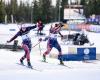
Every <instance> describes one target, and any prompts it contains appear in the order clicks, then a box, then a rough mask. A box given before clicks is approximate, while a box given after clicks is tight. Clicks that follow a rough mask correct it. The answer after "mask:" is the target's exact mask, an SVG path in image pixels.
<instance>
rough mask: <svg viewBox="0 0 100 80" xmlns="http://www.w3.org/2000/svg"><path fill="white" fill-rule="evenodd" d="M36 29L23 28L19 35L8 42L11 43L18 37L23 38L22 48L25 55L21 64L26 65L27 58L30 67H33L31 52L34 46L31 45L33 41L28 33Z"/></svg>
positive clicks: (30, 27)
mask: <svg viewBox="0 0 100 80" xmlns="http://www.w3.org/2000/svg"><path fill="white" fill-rule="evenodd" d="M34 28H36V26H28V27H26V26H24V27H21V29H20V30H19V31H18V32H17V34H16V35H15V36H14V37H12V38H11V39H10V40H8V41H7V43H10V42H11V41H13V40H14V39H16V38H17V37H18V36H21V37H22V48H23V49H24V51H25V54H24V56H23V57H21V59H20V63H21V64H23V65H24V63H23V60H24V59H25V58H26V59H27V65H28V67H32V65H31V62H30V51H31V46H32V45H31V39H30V37H29V35H28V33H29V32H30V30H32V29H34Z"/></svg>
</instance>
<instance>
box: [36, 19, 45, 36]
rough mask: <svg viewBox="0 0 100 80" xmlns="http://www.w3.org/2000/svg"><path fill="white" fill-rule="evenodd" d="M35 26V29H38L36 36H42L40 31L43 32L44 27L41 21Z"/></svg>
mask: <svg viewBox="0 0 100 80" xmlns="http://www.w3.org/2000/svg"><path fill="white" fill-rule="evenodd" d="M36 26H37V28H38V30H37V34H40V35H42V32H41V31H42V30H43V27H44V25H43V23H42V21H41V20H38V22H37V24H36Z"/></svg>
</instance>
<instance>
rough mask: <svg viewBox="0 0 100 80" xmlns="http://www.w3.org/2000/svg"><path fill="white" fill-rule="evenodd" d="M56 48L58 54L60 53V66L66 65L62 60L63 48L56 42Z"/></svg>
mask: <svg viewBox="0 0 100 80" xmlns="http://www.w3.org/2000/svg"><path fill="white" fill-rule="evenodd" d="M54 47H55V48H56V49H57V50H58V52H59V55H58V57H59V58H60V64H61V65H64V63H63V60H62V50H61V47H60V45H59V43H58V42H56V45H55V46H54Z"/></svg>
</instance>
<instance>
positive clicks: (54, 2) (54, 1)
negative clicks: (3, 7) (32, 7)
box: [4, 0, 56, 5]
mask: <svg viewBox="0 0 100 80" xmlns="http://www.w3.org/2000/svg"><path fill="white" fill-rule="evenodd" d="M4 1H6V2H7V1H10V0H4ZM20 1H21V0H18V2H20ZM22 1H25V2H26V1H28V2H29V3H31V2H32V1H33V0H22ZM52 4H53V5H55V4H56V0H52Z"/></svg>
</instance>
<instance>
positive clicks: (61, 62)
mask: <svg viewBox="0 0 100 80" xmlns="http://www.w3.org/2000/svg"><path fill="white" fill-rule="evenodd" d="M58 58H59V60H60V65H64V63H63V60H62V55H58Z"/></svg>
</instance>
